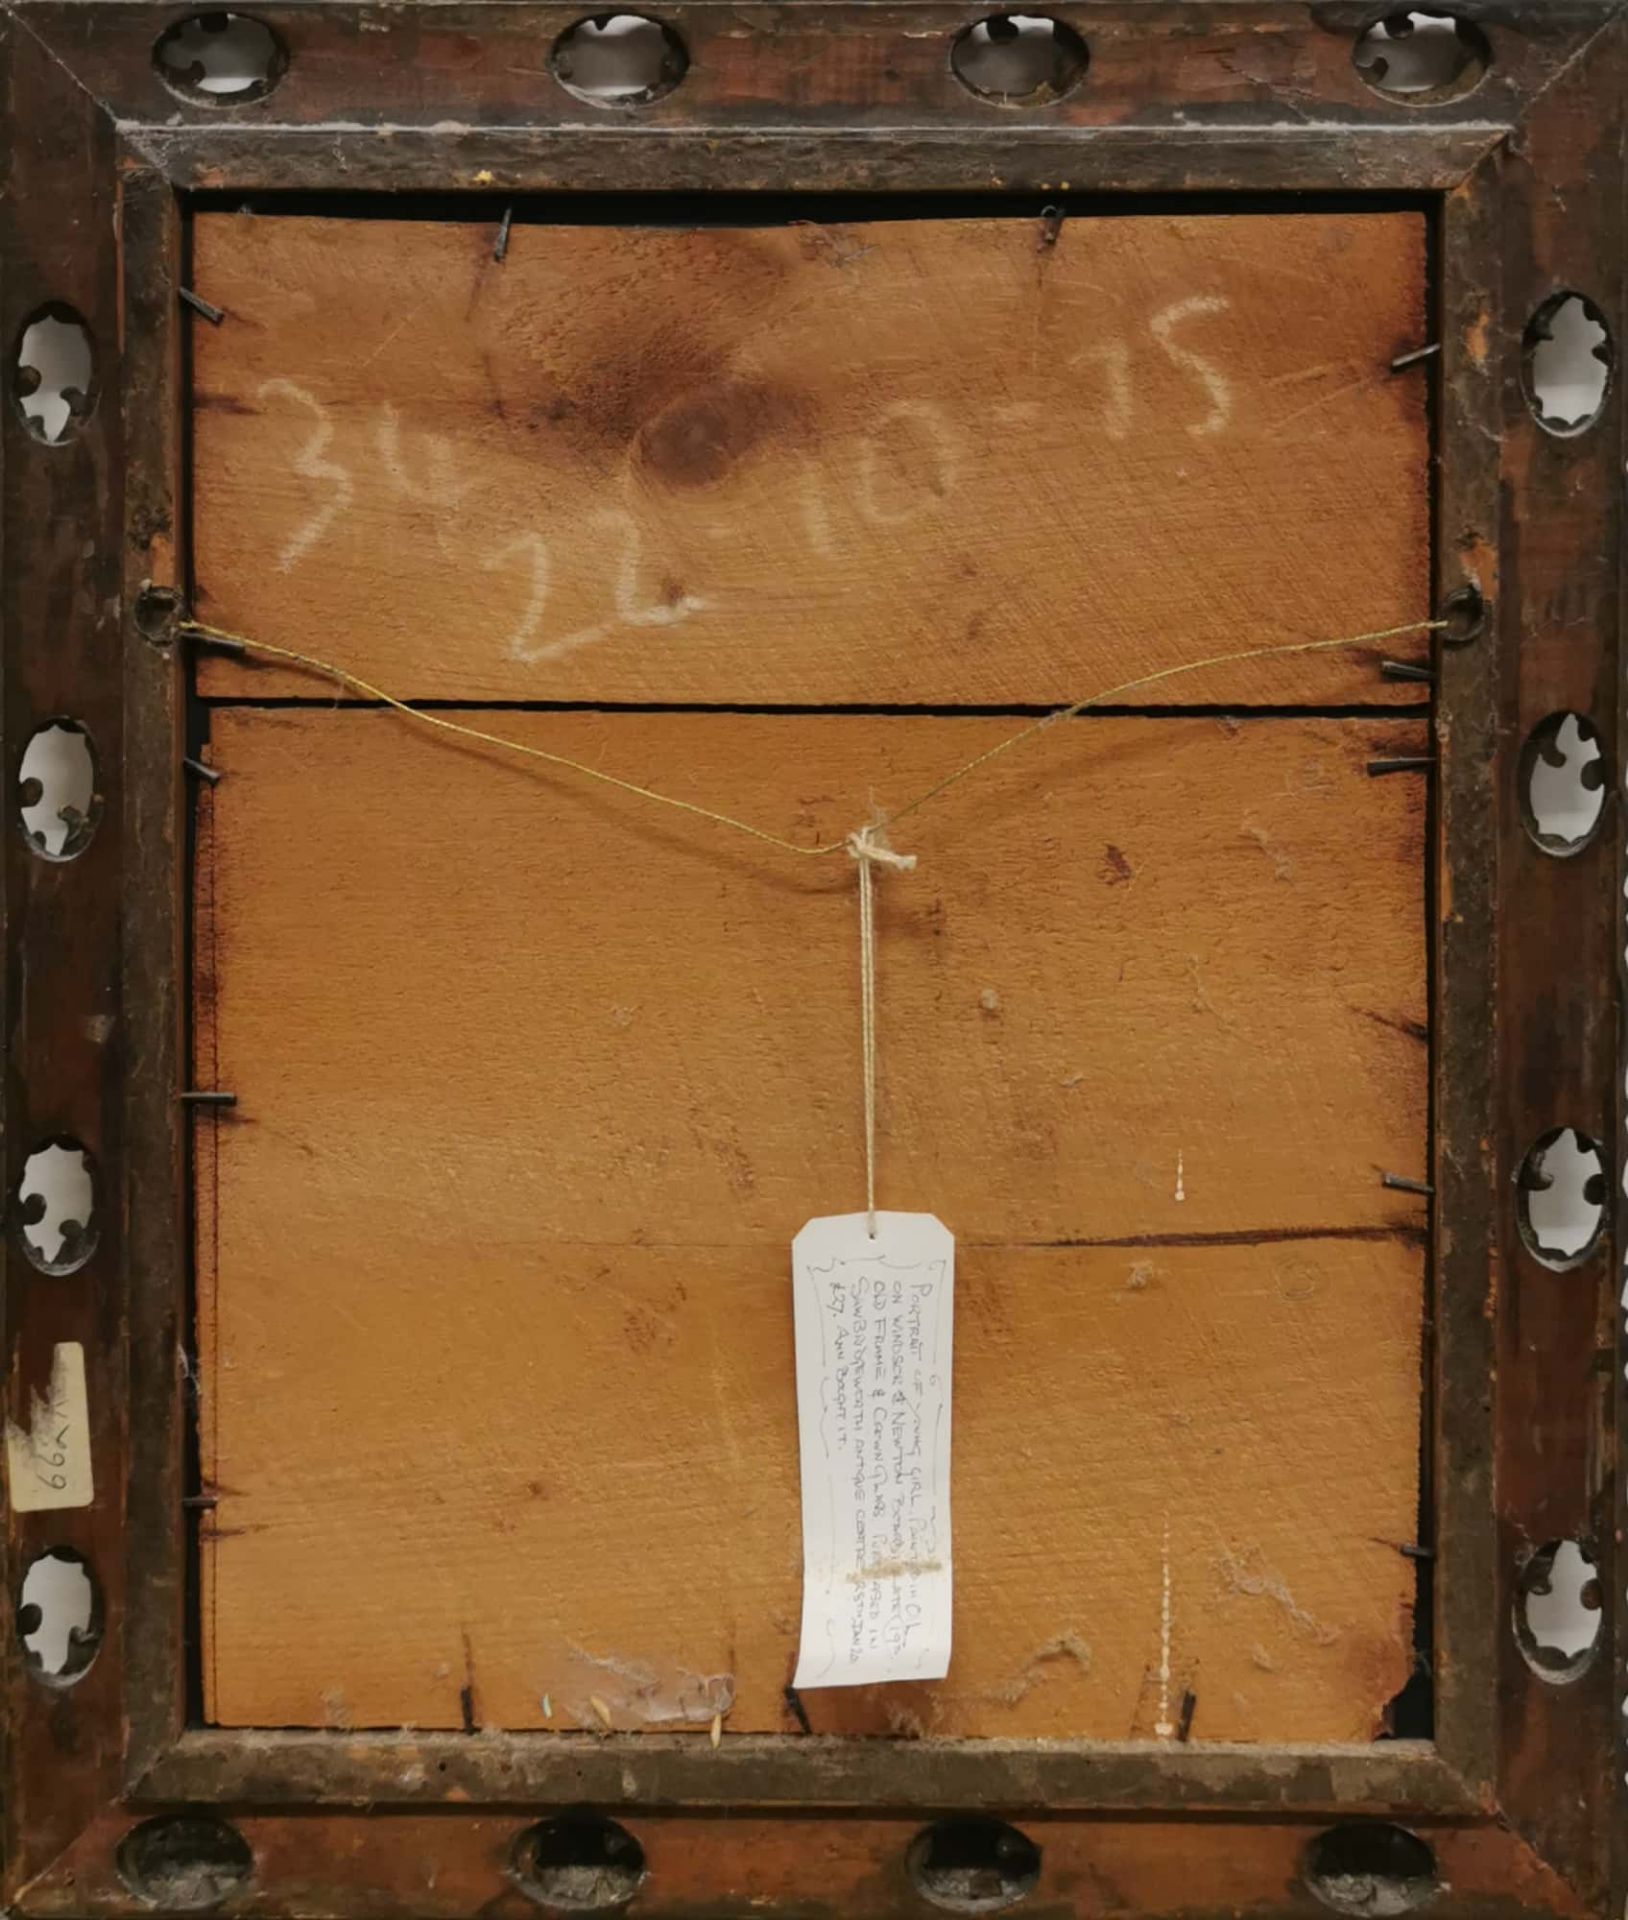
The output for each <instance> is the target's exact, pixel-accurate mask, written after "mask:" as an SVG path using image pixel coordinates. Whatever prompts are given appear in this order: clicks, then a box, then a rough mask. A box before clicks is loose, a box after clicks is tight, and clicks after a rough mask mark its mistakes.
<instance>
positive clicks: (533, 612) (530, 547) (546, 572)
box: [481, 533, 553, 665]
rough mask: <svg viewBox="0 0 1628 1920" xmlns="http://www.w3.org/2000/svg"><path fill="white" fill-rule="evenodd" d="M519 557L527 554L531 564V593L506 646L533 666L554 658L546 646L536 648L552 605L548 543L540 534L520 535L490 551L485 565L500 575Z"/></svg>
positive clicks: (511, 654)
mask: <svg viewBox="0 0 1628 1920" xmlns="http://www.w3.org/2000/svg"><path fill="white" fill-rule="evenodd" d="M518 555H524V556H525V557H526V558H527V560H528V561H529V563H530V566H531V593H530V596H529V597H528V599H527V601H526V606H525V611H524V612H523V613H522V614H521V616H520V619H519V622H518V624H517V625H516V627H515V629H514V631H513V633H511V634H510V635H509V638H508V640H507V642H506V643H505V645H506V647H507V650H508V652H509V654H510V656H511V657H512V658H513V659H515V660H519V661H523V662H524V663H525V664H527V665H530V663H531V662H532V661H534V660H543V659H548V658H550V657H551V649H549V648H548V647H546V646H544V647H542V648H538V647H537V645H536V640H537V633H538V629H539V628H540V627H541V626H542V624H543V613H544V611H545V609H546V608H547V606H548V590H549V585H550V583H551V581H552V579H553V564H552V562H551V561H550V559H549V555H548V542H547V541H546V540H545V539H544V538H543V536H542V535H541V534H540V533H518V534H516V535H515V537H514V538H513V539H512V540H507V541H505V542H504V544H503V545H502V546H501V547H497V548H494V549H493V550H491V551H490V552H488V553H487V554H486V555H485V556H484V558H483V559H482V561H481V565H482V566H483V567H484V568H485V569H486V571H487V572H488V573H498V572H501V570H502V569H503V568H504V567H506V566H507V565H508V563H509V562H510V560H512V559H514V558H515V557H516V556H518Z"/></svg>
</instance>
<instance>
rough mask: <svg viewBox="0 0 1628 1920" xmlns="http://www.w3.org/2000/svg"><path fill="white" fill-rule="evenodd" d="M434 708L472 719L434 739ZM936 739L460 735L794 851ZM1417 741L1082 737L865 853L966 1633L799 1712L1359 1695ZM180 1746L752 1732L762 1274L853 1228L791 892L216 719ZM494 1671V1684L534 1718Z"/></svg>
mask: <svg viewBox="0 0 1628 1920" xmlns="http://www.w3.org/2000/svg"><path fill="white" fill-rule="evenodd" d="M485 720H486V721H487V723H488V724H491V723H492V721H493V716H490V715H487V716H485ZM1010 724H1011V723H1010V722H1009V721H1002V720H991V719H986V718H975V717H964V718H959V719H957V718H949V717H936V718H928V717H917V718H906V717H899V716H892V717H879V716H871V717H866V716H836V715H822V716H786V717H784V718H778V719H777V718H775V717H773V716H765V715H729V714H709V715H700V714H688V715H686V714H665V715H660V714H620V715H605V714H583V713H566V714H558V713H556V714H536V713H532V714H519V713H511V714H504V715H502V716H501V727H502V728H503V729H504V730H506V731H509V732H512V733H514V734H516V735H518V736H520V737H523V738H526V739H528V740H532V741H534V742H537V743H539V744H543V745H546V746H548V747H550V748H552V749H555V750H558V751H563V752H566V753H570V754H572V755H573V756H576V757H579V758H585V759H588V760H590V761H592V762H593V763H595V764H599V765H603V766H605V767H607V768H609V769H611V770H613V771H616V772H618V773H622V774H626V775H628V776H629V777H632V778H634V779H659V780H661V782H662V784H663V785H664V786H666V787H667V788H668V789H669V790H673V791H682V792H683V793H685V794H686V795H687V796H688V797H692V798H694V799H697V800H699V801H702V802H703V803H705V804H710V805H716V806H723V807H726V808H728V809H729V810H731V811H735V812H739V813H742V814H744V815H746V816H747V817H749V818H752V819H755V820H760V821H761V822H762V823H763V824H765V825H769V826H772V827H777V828H783V827H792V828H795V830H796V831H797V832H798V833H799V834H806V835H807V836H809V837H814V836H816V835H818V836H824V835H827V834H834V833H840V832H841V831H843V830H844V829H846V828H847V827H849V826H851V825H853V824H854V823H855V822H856V821H857V820H860V819H862V818H863V817H864V816H865V814H866V812H867V811H868V809H869V808H870V806H871V805H872V804H873V802H874V803H875V804H879V805H882V806H887V805H888V804H890V803H896V802H897V801H898V800H900V799H901V798H903V797H905V796H906V795H907V794H909V793H911V792H913V791H915V790H916V789H917V788H919V787H920V786H923V785H925V784H926V783H927V781H928V779H929V778H930V777H931V776H932V775H934V774H936V773H938V772H940V771H942V770H943V769H944V768H945V767H947V766H948V765H951V764H954V763H955V762H956V761H958V760H960V759H962V758H964V757H966V756H967V755H968V754H969V753H971V752H972V751H975V750H976V749H977V748H978V747H980V746H982V745H986V744H988V743H989V742H990V741H992V740H993V739H996V738H998V737H1000V736H1001V735H1002V734H1003V733H1004V732H1006V731H1007V730H1009V728H1010ZM1423 744H1424V729H1423V727H1422V726H1421V725H1420V724H1419V723H1418V722H1416V721H1406V720H1367V721H1360V720H1345V721H1335V720H1326V719H1313V718H1305V719H1293V720H1291V719H1261V720H1253V721H1243V722H1239V721H1230V722H1229V721H1221V720H1214V719H1172V720H1139V719H1106V718H1099V719H1091V720H1086V721H1081V722H1076V723H1073V724H1072V725H1071V726H1069V727H1066V728H1063V729H1058V730H1054V731H1053V732H1052V733H1050V734H1049V735H1048V736H1046V737H1045V739H1044V740H1043V741H1042V742H1040V743H1039V744H1038V745H1037V746H1035V747H1033V748H1031V749H1029V750H1028V751H1027V752H1026V753H1021V754H1016V755H1013V756H1011V757H1009V758H1008V759H1006V760H1003V761H1001V762H998V763H996V764H995V765H993V766H991V767H990V768H989V769H987V770H986V772H985V774H984V775H983V776H982V777H980V778H979V779H978V780H975V781H970V782H968V783H967V784H966V785H964V786H963V787H961V788H959V789H957V790H955V792H954V793H952V794H951V795H948V796H946V798H945V799H944V801H943V802H942V803H941V804H940V805H939V806H937V807H935V808H933V809H930V810H928V811H925V812H923V813H922V814H921V815H920V816H918V817H917V818H915V819H914V820H913V822H912V823H911V830H910V832H909V833H908V835H906V834H905V833H904V832H903V831H902V829H901V832H900V834H899V836H898V838H899V840H900V843H901V844H903V845H906V846H908V848H909V849H910V850H911V851H913V852H915V853H917V854H918V856H919V857H920V862H921V864H920V866H919V867H918V869H917V871H916V872H914V873H912V874H908V875H897V876H895V875H891V874H890V875H888V876H886V877H885V878H884V879H883V881H882V883H881V902H880V913H881V930H880V962H879V964H880V974H881V1008H882V1011H881V1048H882V1077H883V1086H882V1094H883V1102H882V1142H881V1167H882V1182H881V1186H882V1198H883V1200H884V1203H885V1204H890V1205H900V1206H908V1207H921V1208H925V1209H931V1210H934V1211H937V1212H938V1213H939V1214H940V1215H941V1216H942V1217H943V1218H944V1219H945V1220H946V1222H947V1223H948V1224H949V1225H950V1226H951V1227H952V1229H953V1230H954V1231H955V1232H956V1233H957V1235H958V1236H959V1239H960V1246H961V1268H960V1293H961V1297H960V1301H959V1303H958V1333H957V1351H956V1378H955V1423H956V1428H955V1456H954V1458H955V1469H954V1471H955V1502H956V1524H955V1553H956V1563H957V1573H956V1651H955V1657H954V1663H953V1665H952V1668H951V1672H950V1676H949V1678H948V1680H947V1681H945V1682H944V1683H942V1685H939V1686H936V1687H931V1688H913V1689H879V1690H869V1689H867V1690H860V1691H856V1692H851V1693H849V1692H843V1693H831V1694H824V1695H810V1696H809V1700H808V1707H809V1712H810V1715H811V1717H812V1719H813V1721H814V1724H815V1725H816V1727H818V1728H825V1729H845V1730H852V1731H870V1732H894V1733H914V1732H918V1731H926V1732H933V1733H940V1734H979V1735H1001V1736H1012V1737H1032V1736H1065V1735H1072V1736H1089V1737H1099V1738H1124V1737H1127V1736H1133V1735H1148V1734H1150V1733H1151V1729H1152V1727H1153V1724H1154V1721H1155V1719H1156V1717H1157V1714H1158V1710H1159V1698H1158V1674H1159V1668H1160V1652H1161V1648H1160V1617H1161V1591H1162V1582H1163V1575H1164V1566H1165V1560H1164V1555H1165V1536H1166V1529H1167V1528H1168V1538H1169V1547H1168V1554H1169V1560H1168V1565H1169V1573H1170V1580H1171V1593H1172V1619H1171V1643H1170V1652H1171V1674H1172V1682H1171V1684H1172V1686H1173V1687H1174V1688H1176V1689H1177V1691H1178V1693H1179V1691H1180V1690H1182V1689H1184V1688H1186V1687H1191V1688H1193V1690H1194V1691H1195V1692H1196V1693H1197V1695H1198V1696H1199V1705H1198V1707H1197V1709H1196V1712H1195V1717H1194V1723H1193V1736H1194V1738H1197V1739H1242V1740H1272V1741H1295V1740H1320V1739H1332V1740H1344V1739H1364V1738H1367V1737H1369V1736H1371V1735H1372V1734H1373V1733H1375V1732H1376V1731H1377V1730H1378V1729H1379V1726H1380V1723H1381V1719H1382V1715H1383V1711H1384V1708H1385V1704H1386V1702H1387V1701H1388V1700H1389V1699H1390V1698H1391V1697H1392V1696H1393V1695H1394V1694H1395V1693H1396V1691H1397V1690H1398V1688H1399V1687H1400V1686H1401V1685H1402V1683H1403V1681H1404V1680H1405V1678H1406V1676H1407V1673H1408V1670H1409V1666H1410V1662H1411V1619H1410V1606H1411V1599H1412V1594H1413V1585H1414V1582H1413V1572H1412V1567H1411V1565H1410V1563H1409V1562H1408V1561H1407V1560H1406V1559H1405V1558H1404V1557H1403V1556H1402V1554H1401V1553H1400V1552H1399V1551H1398V1548H1399V1547H1400V1546H1401V1545H1404V1544H1406V1543H1407V1542H1408V1541H1410V1540H1411V1539H1412V1538H1413V1529H1414V1527H1415V1525H1416V1502H1417V1491H1418V1470H1419V1467H1418V1448H1419V1426H1420V1409H1419V1341H1420V1326H1421V1313H1422V1301H1423V1286H1424V1248H1423V1241H1422V1227H1423V1213H1422V1209H1421V1207H1420V1203H1418V1202H1417V1201H1415V1200H1413V1199H1411V1198H1409V1197H1408V1196H1405V1195H1398V1194H1394V1193H1388V1192H1386V1191H1384V1190H1383V1189H1382V1188H1381V1186H1380V1180H1379V1176H1380V1172H1381V1170H1382V1169H1386V1168H1395V1169H1397V1170H1400V1171H1404V1172H1410V1173H1419V1172H1420V1171H1422V1169H1423V1166H1424V1153H1425V1128H1426V1051H1427V1050H1426V1045H1425V1029H1424V1021H1425V1019H1426V1007H1425V970H1424V945H1425V926H1424V902H1423V898H1422V876H1423V829H1424V809H1425V790H1424V786H1423V783H1422V782H1421V781H1419V780H1418V779H1416V778H1405V777H1404V778H1394V779H1388V780H1372V779H1370V778H1368V777H1367V775H1366V762H1367V761H1368V759H1369V758H1370V757H1372V756H1375V755H1383V754H1395V753H1405V752H1409V751H1418V750H1419V749H1420V748H1421V747H1422V746H1423ZM210 752H211V757H212V758H213V759H214V760H215V761H216V762H217V763H218V764H219V765H220V766H222V767H223V768H225V769H226V771H227V775H228V777H227V778H226V780H225V781H224V782H223V783H222V784H221V785H220V786H219V787H218V788H215V789H213V790H210V791H208V792H207V793H205V794H204V795H203V796H202V805H203V816H202V823H201V835H200V849H199V858H198V865H197V877H196V886H197V902H196V936H197V937H196V960H197V978H196V983H195V984H196V1012H197V1023H198V1024H197V1032H196V1047H197V1058H198V1071H199V1075H200V1077H201V1078H203V1079H204V1081H205V1083H206V1084H212V1085H218V1086H222V1087H229V1088H231V1089H232V1090H233V1091H235V1092H236V1093H237V1095H238V1098H239V1106H238V1108H237V1109H236V1111H235V1112H233V1113H231V1114H228V1115H222V1116H216V1117H206V1118H204V1119H202V1120H201V1121H200V1123H199V1177H198V1201H199V1246H198V1252H199V1261H198V1266H199V1318H200V1327H199V1335H200V1370H201V1376H202V1381H201V1385H202V1415H201V1432H202V1442H203V1463H204V1471H205V1474H206V1477H207V1479H208V1480H209V1481H210V1482H211V1483H212V1484H213V1485H214V1486H215V1487H217V1488H218V1491H219V1501H220V1504H219V1506H218V1507H217V1508H216V1509H215V1511H214V1513H213V1515H212V1516H210V1518H209V1519H208V1520H207V1521H206V1524H205V1531H204V1551H203V1575H204V1614H203V1622H204V1655H205V1662H204V1670H205V1680H206V1709H207V1712H208V1715H209V1717H210V1718H212V1719H215V1720H218V1721H220V1722H223V1723H225V1724H229V1725H241V1724H272V1725H313V1724H314V1725H328V1726H334V1727H343V1726H349V1725H357V1726H360V1725H396V1724H402V1723H409V1724H417V1725H423V1726H448V1725H450V1726H457V1725H458V1724H460V1721H461V1720H462V1718H463V1716H464V1703H463V1701H462V1700H461V1699H460V1694H461V1692H462V1690H465V1689H467V1696H466V1697H467V1700H468V1702H469V1705H470V1712H471V1714H472V1715H473V1717H474V1718H475V1719H476V1721H477V1722H478V1723H479V1724H487V1725H504V1726H511V1727H535V1726H541V1725H552V1726H555V1727H561V1728H570V1729H576V1728H580V1727H582V1726H585V1725H589V1724H591V1723H592V1722H593V1721H594V1720H595V1718H596V1717H597V1709H595V1708H594V1707H593V1705H592V1702H593V1700H594V1698H595V1697H597V1698H598V1699H599V1700H600V1701H602V1702H603V1703H604V1704H605V1706H606V1707H607V1708H608V1709H609V1711H610V1712H611V1714H612V1717H613V1718H614V1719H615V1720H616V1722H617V1724H618V1725H620V1726H629V1727H636V1726H652V1725H657V1726H664V1727H668V1728H670V1727H672V1726H674V1725H686V1724H693V1725H695V1726H696V1727H697V1728H704V1727H705V1725H706V1723H707V1721H708V1720H709V1719H710V1717H711V1714H712V1712H713V1711H714V1710H715V1709H718V1708H721V1707H723V1706H724V1704H725V1702H726V1701H727V1703H728V1709H729V1710H728V1713H727V1717H726V1726H727V1728H728V1729H729V1730H731V1731H749V1730H761V1729H776V1728H781V1727H785V1726H787V1725H789V1724H790V1723H789V1722H788V1721H787V1718H786V1714H785V1708H784V1703H783V1699H782V1689H783V1687H784V1685H785V1682H786V1680H787V1679H788V1677H789V1673H790V1667H791V1661H792V1656H793V1651H794V1644H795V1635H796V1624H797V1601H798V1592H799V1577H800V1564H799V1532H798V1528H799V1519H798V1507H797V1498H796V1481H795V1472H796V1450H795V1432H794V1412H793V1395H792V1372H791V1365H792V1356H791V1337H790V1300H789V1281H788V1243H789V1241H790V1238H791V1235H792V1234H793V1233H794V1232H795V1230H796V1229H797V1227H798V1226H800V1225H801V1223H802V1221H803V1220H804V1219H805V1218H806V1217H808V1216H809V1215H811V1214H814V1213H820V1212H833V1211H843V1210H847V1209H849V1208H851V1207H853V1206H854V1205H856V1204H859V1203H860V1200H861V1195H862V1186H861V1167H862V1156H861V1148H860V1128H859V1111H860V1109H859V1079H858V1043H857V1024H858V1012H857V991H858V990H857V957H856V956H857V946H856V932H855V916H854V893H853V880H852V874H851V870H850V869H849V867H848V864H847V862H846V861H845V860H842V859H837V860H833V861H831V862H829V863H824V864H821V863H818V862H807V863H798V862H793V861H790V860H787V859H785V858H783V857H779V856H776V855H775V854H773V853H772V852H771V851H768V850H760V849H758V848H755V847H753V846H752V845H750V844H749V843H747V842H744V841H737V840H734V839H731V838H729V837H728V836H725V835H722V834H720V833H719V832H718V830H716V829H714V828H710V827H706V826H703V825H700V824H698V823H695V822H692V821H688V820H685V819H682V818H680V817H679V816H676V815H672V814H669V813H666V812H660V813H658V812H656V811H654V810H652V809H651V808H650V807H649V806H648V803H644V802H640V801H638V800H636V799H633V798H630V797H627V796H619V795H614V794H607V793H605V792H603V791H602V790H599V789H589V788H586V787H584V786H583V785H582V784H581V783H579V782H573V781H572V780H571V779H570V778H569V777H557V776H551V775H545V774H542V773H539V772H538V771H536V770H535V769H533V768H530V767H527V766H525V765H523V764H521V763H517V762H514V761H513V760H509V761H505V760H503V759H502V758H501V756H493V755H491V754H490V753H486V752H478V751H474V750H466V749H464V748H461V747H457V746H452V747H449V746H448V745H446V744H444V743H443V742H442V741H440V740H438V739H436V738H434V737H432V736H430V735H428V734H427V733H425V732H424V731H422V730H421V729H418V728H415V727H414V726H413V725H412V723H410V722H408V721H405V720H403V719H401V718H400V717H399V716H394V715H390V714H387V713H379V712H365V711H357V710H354V709H353V710H339V711H332V710H330V711H324V710H321V709H311V708H305V709H297V710H289V711H252V710H235V709H226V710H221V711H217V712H216V713H215V714H214V716H213V740H212V745H211V749H210ZM545 1702H546V1705H547V1714H546V1716H545Z"/></svg>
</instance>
